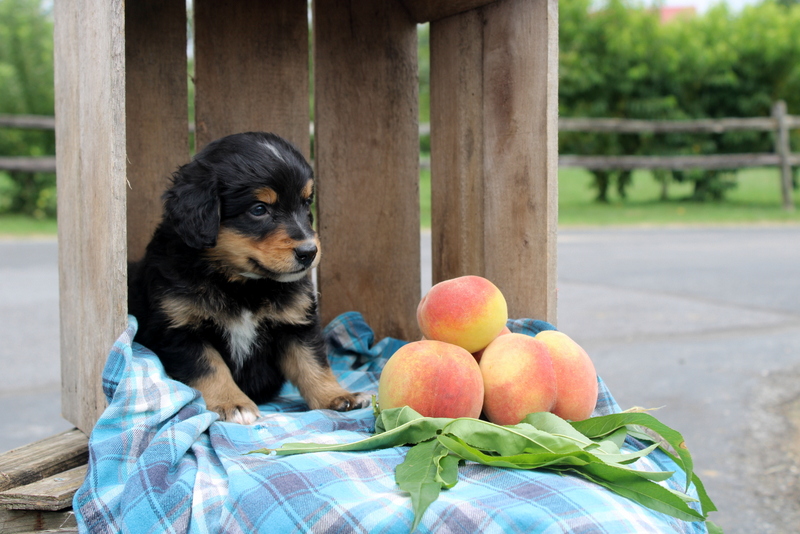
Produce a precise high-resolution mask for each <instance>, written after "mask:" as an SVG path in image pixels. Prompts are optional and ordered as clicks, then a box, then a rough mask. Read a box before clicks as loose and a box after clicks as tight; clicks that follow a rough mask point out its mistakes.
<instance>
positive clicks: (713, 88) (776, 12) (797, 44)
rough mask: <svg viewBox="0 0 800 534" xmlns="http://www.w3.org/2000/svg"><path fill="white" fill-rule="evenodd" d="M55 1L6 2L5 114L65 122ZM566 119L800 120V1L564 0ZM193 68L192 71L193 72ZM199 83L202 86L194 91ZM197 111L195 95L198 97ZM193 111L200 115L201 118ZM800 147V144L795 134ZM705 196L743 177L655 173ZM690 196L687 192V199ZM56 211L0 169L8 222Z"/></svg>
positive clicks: (595, 147) (717, 141)
mask: <svg viewBox="0 0 800 534" xmlns="http://www.w3.org/2000/svg"><path fill="white" fill-rule="evenodd" d="M47 5H48V3H43V2H42V1H41V0H0V113H11V114H36V115H53V106H54V104H53V93H54V91H53V39H52V32H53V23H52V13H51V12H50V11H49V9H48V8H47V7H43V6H47ZM559 10H560V14H559V17H560V21H559V23H560V33H559V41H560V66H559V69H560V86H559V111H560V114H561V116H564V117H617V118H638V119H687V118H720V117H748V116H766V115H769V114H770V112H771V106H772V104H773V103H774V102H775V101H776V100H779V99H783V100H785V101H786V102H787V104H788V108H789V112H790V113H792V112H794V113H795V114H800V32H799V31H797V30H798V28H800V4H798V2H797V1H795V0H765V1H763V2H762V3H759V4H756V5H753V6H750V7H746V8H744V9H743V10H742V11H740V12H734V11H731V10H730V9H728V8H727V7H726V6H725V5H724V4H719V5H718V6H717V7H715V8H713V9H711V10H710V11H708V12H706V13H704V14H700V15H696V16H688V17H683V18H681V17H679V18H676V19H673V20H672V21H669V22H666V23H662V22H661V21H660V18H659V13H658V10H655V9H651V8H647V7H644V6H643V5H641V4H639V3H636V1H635V0H601V1H597V0H560V2H559ZM419 43H420V54H419V60H420V118H421V120H422V121H423V122H427V120H428V117H429V110H428V105H429V100H428V94H429V93H428V84H429V76H428V69H427V66H428V63H429V61H428V57H429V56H428V50H427V47H428V33H427V26H423V27H421V28H420V34H419ZM189 69H190V71H191V64H190V65H189ZM191 88H192V84H190V89H191ZM190 104H191V98H190ZM191 111H192V110H191V105H190V116H191ZM794 134H795V138H794V139H793V146H795V147H797V146H798V142H800V136H797V134H798V132H794ZM559 145H560V146H559V150H560V151H561V152H562V153H565V154H567V153H569V154H587V155H588V154H602V155H617V154H633V155H635V154H654V155H657V154H713V153H735V152H770V151H772V149H773V139H772V135H771V134H770V133H767V132H747V131H744V132H728V133H725V134H713V135H711V134H659V135H653V134H641V135H639V134H618V135H614V134H605V133H604V134H589V133H574V132H571V133H568V132H564V133H562V134H561V135H560V139H559ZM429 146H430V145H429V140H428V139H423V140H422V149H423V151H427V150H429ZM54 152H55V138H54V133H53V132H50V131H34V130H14V129H8V128H3V129H0V155H3V156H37V155H48V154H54ZM592 174H593V177H592V182H591V183H592V186H593V187H594V188H595V190H596V193H595V194H596V198H597V199H598V200H608V196H609V192H610V191H612V190H614V189H615V190H616V191H617V195H618V196H620V197H622V198H625V196H626V195H627V193H628V189H629V186H630V184H631V183H632V173H629V172H594V173H592ZM653 177H654V178H655V179H656V180H657V181H660V182H661V184H662V195H663V196H664V197H666V191H667V184H668V183H670V182H672V181H679V182H683V183H684V184H690V185H691V188H690V189H689V191H690V192H689V193H688V194H687V195H688V197H689V198H692V199H694V200H707V199H721V198H723V196H724V195H725V193H726V191H728V190H729V189H730V188H731V187H733V186H734V185H735V183H736V181H735V173H727V174H723V173H719V172H715V171H693V172H683V173H677V172H675V173H668V172H666V171H662V172H654V173H653ZM684 189H685V188H681V190H682V191H683V190H684ZM1 213H24V214H29V215H34V216H36V217H39V218H43V217H49V216H53V215H54V214H55V176H54V175H52V174H33V173H22V172H13V173H8V172H2V171H0V214H1Z"/></svg>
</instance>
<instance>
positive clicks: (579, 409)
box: [535, 330, 597, 421]
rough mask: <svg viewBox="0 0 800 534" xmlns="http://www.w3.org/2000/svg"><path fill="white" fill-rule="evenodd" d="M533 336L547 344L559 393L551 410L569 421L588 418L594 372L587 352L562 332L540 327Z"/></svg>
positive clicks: (593, 394)
mask: <svg viewBox="0 0 800 534" xmlns="http://www.w3.org/2000/svg"><path fill="white" fill-rule="evenodd" d="M535 339H537V340H538V341H541V342H542V343H544V344H545V345H547V349H548V351H549V352H550V360H551V361H552V363H553V370H554V371H555V374H556V385H557V387H558V396H557V397H556V404H555V406H554V407H553V410H552V412H553V413H554V414H556V415H557V416H559V417H561V418H562V419H569V420H571V421H581V420H583V419H587V418H588V417H590V416H591V415H592V412H593V411H594V407H595V404H597V373H596V372H595V368H594V364H593V363H592V360H591V359H590V358H589V355H588V354H586V351H585V350H583V348H582V347H581V346H580V345H578V344H577V343H576V342H575V341H573V340H572V338H570V337H569V336H568V335H566V334H565V333H563V332H559V331H556V330H543V331H542V332H539V333H538V334H536V337H535Z"/></svg>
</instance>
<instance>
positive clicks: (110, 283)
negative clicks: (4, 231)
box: [54, 0, 127, 432]
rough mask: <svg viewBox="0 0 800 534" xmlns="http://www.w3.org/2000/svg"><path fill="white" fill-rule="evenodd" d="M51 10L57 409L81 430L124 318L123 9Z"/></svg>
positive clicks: (81, 4) (108, 5)
mask: <svg viewBox="0 0 800 534" xmlns="http://www.w3.org/2000/svg"><path fill="white" fill-rule="evenodd" d="M54 18H55V32H54V39H55V47H54V48H55V85H56V101H55V105H56V154H57V158H56V168H57V170H56V172H57V176H58V192H59V194H58V214H59V216H58V245H59V246H58V248H59V273H60V274H59V286H60V308H61V373H62V411H63V415H64V417H65V418H66V419H67V420H69V421H70V422H72V423H73V424H75V425H76V426H77V427H78V428H79V429H81V430H82V431H84V432H89V431H90V430H91V429H92V427H93V425H94V423H95V421H96V420H97V418H98V417H99V415H100V413H101V411H102V410H103V409H104V407H105V397H104V395H103V392H102V386H101V373H102V369H103V365H104V364H105V361H106V357H107V354H108V350H109V348H110V347H111V346H112V344H113V342H114V340H115V339H116V338H117V337H118V336H119V334H120V333H121V332H122V331H123V330H124V329H125V326H126V313H127V309H126V308H127V306H126V301H127V290H126V228H125V194H126V192H125V187H126V185H125V106H124V100H125V71H124V68H125V42H124V35H125V34H124V7H123V2H122V0H82V1H77V0H76V1H73V2H56V3H54Z"/></svg>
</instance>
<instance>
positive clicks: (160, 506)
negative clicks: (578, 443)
mask: <svg viewBox="0 0 800 534" xmlns="http://www.w3.org/2000/svg"><path fill="white" fill-rule="evenodd" d="M509 327H510V328H511V329H512V331H515V332H523V333H526V334H530V335H535V333H537V332H538V331H540V330H543V329H552V328H553V327H552V326H551V325H549V324H548V323H544V322H542V321H533V320H528V319H522V320H515V321H509ZM136 328H137V323H136V319H135V318H134V317H130V318H129V326H128V328H127V330H126V331H125V332H124V333H123V334H122V335H121V336H120V338H119V339H118V340H117V342H116V343H115V345H114V347H113V348H112V349H111V351H110V354H109V357H108V361H107V364H106V366H105V370H104V374H103V388H104V391H105V394H106V396H107V397H108V402H109V405H108V408H107V409H106V410H105V412H104V413H103V415H102V417H101V418H100V420H99V421H98V422H97V425H96V426H95V428H94V430H93V431H92V435H91V437H90V441H89V455H90V457H89V471H88V474H87V477H86V480H85V482H84V483H83V485H82V487H81V488H80V490H79V491H78V492H77V493H76V495H75V498H74V501H73V507H74V510H75V514H76V516H77V519H78V525H79V529H80V532H90V533H105V532H109V533H110V532H122V533H136V534H139V533H141V534H145V533H154V534H155V533H163V532H175V533H184V532H191V533H226V534H235V533H247V534H252V533H254V532H261V533H268V534H273V533H284V532H286V533H289V532H313V533H353V532H356V533H358V532H364V533H382V534H389V533H404V534H405V533H408V532H409V529H410V527H411V524H412V521H413V512H412V510H411V501H410V498H409V496H408V494H406V493H404V492H402V491H400V489H399V488H398V487H397V485H396V484H395V481H394V469H395V467H396V466H397V465H398V464H399V463H400V462H402V461H403V458H404V456H405V453H406V451H407V450H408V448H407V447H395V448H391V449H385V450H377V451H369V452H352V453H344V452H339V453H312V454H303V455H297V456H284V457H279V456H275V455H264V454H247V453H248V452H250V451H252V450H255V449H259V448H265V447H267V448H274V447H278V446H280V445H281V444H283V443H286V442H300V441H314V442H319V443H345V442H351V441H356V440H359V439H363V438H365V437H368V436H369V435H371V434H372V432H373V430H374V423H375V419H374V416H373V413H372V408H364V409H361V410H356V411H352V412H347V413H338V412H333V411H329V410H314V411H308V408H307V406H306V405H305V403H304V401H303V399H302V398H301V397H300V396H299V394H298V393H297V391H296V389H295V388H293V387H292V386H291V385H287V386H286V387H285V388H284V389H283V390H282V391H281V395H280V397H279V398H278V399H276V400H275V401H274V402H272V403H270V404H266V405H263V406H261V407H260V408H261V412H262V417H261V418H260V419H259V420H258V421H257V422H256V424H254V425H251V426H242V425H237V424H232V423H223V422H220V421H218V418H217V415H216V414H215V413H212V412H209V411H208V410H206V407H205V403H204V402H203V399H202V397H201V396H200V395H199V393H198V392H197V391H196V390H194V389H192V388H190V387H188V386H186V385H184V384H182V383H180V382H176V381H174V380H172V379H170V378H169V377H167V376H166V375H165V373H164V369H163V367H162V365H161V363H160V361H159V359H158V357H157V356H156V355H155V354H153V353H152V352H151V351H149V350H148V349H146V348H145V347H143V346H141V345H139V344H137V343H133V342H132V339H133V337H134V334H135V333H136ZM325 335H326V338H327V341H328V345H329V355H330V360H331V365H332V366H333V368H334V371H335V372H336V374H337V376H338V377H339V379H340V382H341V383H342V385H343V386H345V387H346V388H348V389H351V390H353V391H372V392H375V391H377V384H378V377H379V373H380V370H381V368H382V367H383V364H384V363H385V362H386V360H387V359H388V358H389V357H390V356H391V355H392V354H393V353H394V351H395V350H397V348H399V347H400V346H402V345H403V344H404V343H405V342H404V341H401V340H397V339H391V338H385V339H382V340H380V341H377V342H376V341H375V339H374V335H373V332H372V330H371V329H370V328H369V326H368V325H367V324H366V323H365V322H364V320H363V318H362V317H361V315H360V314H358V313H355V312H351V313H346V314H343V315H341V316H340V317H338V318H336V319H335V320H334V321H333V322H332V323H331V324H330V325H328V327H327V328H326V330H325ZM616 411H619V407H618V406H617V404H616V402H615V401H614V399H613V397H612V395H611V394H610V392H609V391H608V389H607V388H606V387H605V385H604V384H603V383H602V380H601V381H600V394H599V397H598V404H597V409H596V411H595V414H596V415H600V414H607V413H613V412H616ZM636 467H637V468H638V469H649V470H653V471H663V470H669V471H677V472H676V474H675V475H674V476H673V477H672V478H671V479H670V480H669V481H667V482H666V484H668V485H669V487H671V488H673V489H678V490H680V489H682V485H683V483H684V481H685V478H682V475H683V473H682V472H681V471H680V470H679V469H678V467H677V466H676V465H675V464H674V463H673V462H672V461H671V460H670V459H669V458H668V457H666V455H664V454H661V453H659V452H654V453H652V454H650V455H649V456H648V457H647V458H644V459H642V460H639V461H638V462H637V464H636ZM417 531H418V532H422V533H425V532H436V533H440V534H447V533H465V534H467V533H468V534H474V533H475V532H482V533H503V534H508V533H516V532H520V533H523V532H524V533H548V534H551V533H567V532H569V533H587V534H588V533H591V534H603V533H608V534H612V533H614V534H616V533H636V534H642V533H650V532H652V533H665V532H667V533H670V532H676V533H687V534H688V533H700V532H706V529H705V526H704V525H703V524H702V523H688V522H683V521H680V520H677V519H674V518H671V517H668V516H665V515H663V514H659V513H656V512H653V511H651V510H649V509H646V508H644V507H641V506H639V505H637V504H635V503H633V502H631V501H629V500H626V499H624V498H622V497H619V496H617V495H616V494H614V493H612V492H609V491H608V490H606V489H604V488H602V487H599V486H597V485H594V484H592V483H590V482H587V481H585V480H583V479H581V478H578V477H573V476H561V475H558V474H554V473H550V472H546V471H520V470H512V469H498V468H490V467H486V466H483V465H479V464H471V463H468V464H466V465H464V466H462V467H461V468H459V480H458V484H457V485H456V486H455V487H454V488H452V489H450V490H446V491H443V492H442V493H441V495H440V497H439V498H438V499H437V500H436V501H435V502H434V503H433V504H432V505H431V506H430V508H429V509H428V510H427V512H426V513H425V515H424V517H423V519H422V522H421V524H420V526H419V528H418V530H417Z"/></svg>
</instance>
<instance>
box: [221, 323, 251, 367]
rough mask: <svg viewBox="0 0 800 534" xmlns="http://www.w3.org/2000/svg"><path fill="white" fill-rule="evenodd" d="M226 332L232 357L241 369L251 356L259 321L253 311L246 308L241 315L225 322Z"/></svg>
mask: <svg viewBox="0 0 800 534" xmlns="http://www.w3.org/2000/svg"><path fill="white" fill-rule="evenodd" d="M225 332H226V334H227V337H228V346H229V347H230V350H231V359H232V360H233V363H234V365H236V368H237V369H241V367H242V365H243V364H244V362H245V360H247V358H248V356H250V352H251V351H252V348H253V343H254V342H255V340H256V335H257V333H258V321H256V319H255V318H254V317H253V312H251V311H250V310H245V311H243V312H242V314H241V315H240V316H238V317H232V318H230V319H228V321H227V322H226V324H225Z"/></svg>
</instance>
